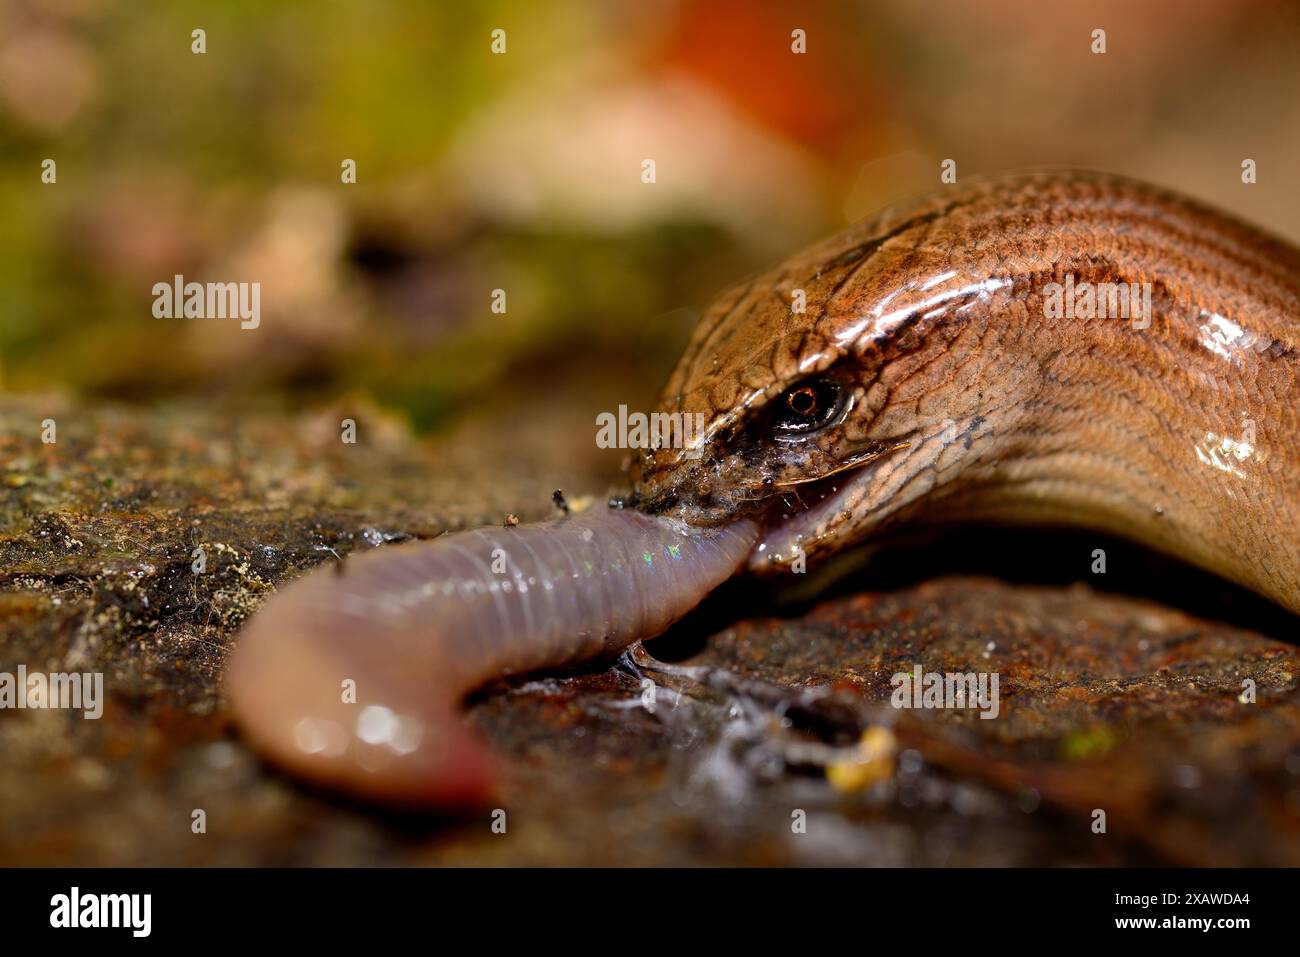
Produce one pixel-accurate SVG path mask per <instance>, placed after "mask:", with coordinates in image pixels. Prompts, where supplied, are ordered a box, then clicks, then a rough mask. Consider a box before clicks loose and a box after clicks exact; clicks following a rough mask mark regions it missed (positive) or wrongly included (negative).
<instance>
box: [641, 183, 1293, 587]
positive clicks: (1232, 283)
mask: <svg viewBox="0 0 1300 957" xmlns="http://www.w3.org/2000/svg"><path fill="white" fill-rule="evenodd" d="M1067 274H1072V275H1073V278H1074V280H1075V281H1076V283H1083V282H1091V283H1103V282H1112V283H1147V284H1150V285H1149V287H1148V288H1149V290H1150V294H1151V311H1152V314H1151V315H1150V316H1149V317H1148V318H1149V325H1148V326H1147V327H1146V328H1141V327H1140V326H1142V325H1143V323H1142V321H1141V320H1140V319H1139V320H1136V321H1130V320H1128V319H1123V318H1086V319H1085V318H1066V317H1064V316H1059V315H1058V316H1055V317H1053V314H1052V313H1050V311H1049V309H1048V308H1047V307H1048V303H1049V299H1050V294H1051V293H1052V291H1053V289H1052V287H1051V286H1050V285H1049V284H1051V283H1061V284H1064V283H1065V282H1066V277H1067ZM799 290H802V292H803V295H804V296H806V306H805V309H804V311H803V313H802V314H800V313H798V312H796V311H795V308H794V306H795V304H796V302H797V301H798V298H799V297H798V291H799ZM1298 349H1300V252H1297V250H1296V249H1295V248H1293V247H1291V246H1288V245H1286V244H1284V243H1282V242H1280V241H1278V240H1276V239H1273V238H1270V237H1268V236H1264V235H1262V234H1261V233H1259V232H1258V231H1256V230H1254V229H1252V228H1250V227H1248V226H1246V225H1243V224H1241V223H1239V222H1237V221H1235V220H1233V219H1230V218H1228V217H1226V216H1223V215H1222V214H1219V213H1216V212H1214V211H1211V210H1209V209H1206V208H1204V207H1201V206H1198V205H1196V204H1194V203H1192V202H1189V201H1188V200H1185V199H1182V198H1180V197H1177V196H1174V195H1172V194H1170V193H1167V192H1164V191H1162V190H1158V189H1155V188H1153V187H1150V186H1146V185H1143V184H1140V183H1136V182H1133V181H1129V180H1124V179H1120V178H1116V177H1110V176H1099V175H1094V174H1085V173H1075V172H1052V173H1037V174H1029V175H1017V176H1014V177H1005V178H1000V179H995V180H989V181H985V182H978V183H974V184H972V185H969V186H962V187H952V188H950V189H949V190H946V191H943V192H940V193H938V194H936V195H934V196H932V197H929V198H926V199H923V200H920V201H917V202H913V203H910V204H906V205H903V206H900V207H896V208H893V209H890V210H888V211H886V212H884V213H883V214H881V215H880V216H879V217H877V218H876V219H874V220H871V221H868V222H865V223H862V224H859V225H856V226H853V227H851V228H849V229H848V230H846V231H844V232H843V233H841V234H839V235H838V236H835V237H834V238H832V239H830V240H828V241H826V242H824V243H821V244H819V245H817V246H816V247H814V248H812V249H810V250H808V251H806V252H804V253H802V254H800V255H796V256H794V257H793V258H791V259H789V260H787V261H786V262H784V263H783V264H781V265H780V266H778V267H777V268H775V269H773V270H771V271H770V272H767V273H765V274H764V275H762V276H760V277H758V278H757V279H755V280H753V281H751V282H748V283H745V284H743V285H741V286H738V287H736V288H734V289H732V290H731V291H729V292H727V293H726V294H724V295H723V296H721V297H720V298H719V299H718V301H717V302H716V303H715V304H714V306H713V307H712V308H711V309H710V311H709V312H708V313H707V314H706V316H705V317H704V318H703V320H702V321H701V322H700V324H699V327H698V328H697V329H696V331H695V334H694V337H693V338H692V340H691V342H690V345H689V347H688V348H687V351H686V354H685V355H684V356H683V358H682V360H681V362H680V363H679V365H678V366H677V368H676V370H675V372H674V373H673V375H672V377H671V379H670V380H669V382H668V385H667V387H666V389H665V391H664V395H663V399H662V401H661V406H660V408H661V411H665V412H685V413H699V412H702V413H704V415H705V421H706V423H707V425H706V428H705V430H704V433H703V436H702V438H701V439H700V440H699V441H698V442H697V443H696V445H695V447H694V449H693V450H694V451H695V452H697V453H702V454H700V455H699V457H698V458H695V459H691V458H688V457H687V456H686V454H685V451H686V450H675V449H661V450H657V451H648V452H646V453H644V454H643V455H641V456H640V457H639V458H638V459H636V460H635V461H634V463H633V465H632V470H631V475H632V479H633V482H634V493H633V496H632V501H633V502H634V503H635V504H636V505H637V506H638V507H640V508H643V509H645V510H647V511H651V512H662V513H668V514H673V515H677V516H679V517H682V518H684V519H686V520H687V521H690V522H694V523H702V524H714V523H720V522H726V521H729V520H731V519H732V518H734V517H735V516H737V515H740V514H750V513H754V512H761V513H762V514H763V516H764V518H765V520H766V522H767V532H766V533H765V536H764V539H763V541H762V543H761V544H760V545H758V546H757V547H756V549H755V551H754V552H753V553H752V555H751V557H750V562H749V564H750V566H751V568H753V569H755V570H760V571H761V570H765V569H766V570H771V569H772V568H779V567H781V566H784V565H787V564H788V563H790V562H791V561H792V560H793V559H794V558H795V557H796V556H798V554H799V553H800V551H802V552H803V553H804V554H805V555H806V556H807V557H808V558H815V557H817V556H819V555H823V554H827V553H830V552H834V551H837V550H839V549H842V548H844V547H846V546H849V545H852V544H854V543H855V542H858V541H861V540H862V539H863V538H864V537H866V536H867V535H870V534H873V533H876V532H878V531H880V530H882V529H883V528H885V527H888V526H890V525H893V524H895V523H899V522H902V521H905V520H908V519H913V518H925V519H937V520H949V519H954V518H957V519H963V518H964V519H972V518H974V519H981V520H992V521H999V522H1015V523H1053V524H1068V525H1075V526H1082V527H1086V528H1092V529H1097V530H1101V531H1106V532H1111V533H1117V534H1121V535H1125V536H1128V537H1130V538H1135V539H1138V540H1140V541H1143V542H1145V543H1148V544H1150V545H1152V546H1154V547H1156V548H1159V549H1161V550H1164V551H1167V552H1170V553H1172V554H1174V555H1177V556H1180V557H1182V558H1184V559H1187V560H1189V561H1191V562H1194V563H1197V564H1199V565H1202V566H1204V567H1206V568H1209V569H1211V570H1213V571H1215V572H1217V573H1219V574H1221V575H1224V576H1226V577H1228V578H1231V579H1234V580H1236V581H1238V582H1240V583H1242V584H1244V585H1246V586H1247V587H1250V588H1252V589H1254V590H1256V591H1258V592H1260V593H1261V594H1264V595H1267V596H1269V597H1270V598H1272V599H1273V600H1275V601H1277V602H1279V603H1280V604H1282V605H1284V606H1286V607H1287V608H1289V609H1291V610H1292V611H1296V612H1300V353H1298V351H1297V350H1298ZM822 376H830V377H832V378H833V379H834V380H835V381H836V382H837V383H838V384H839V385H840V386H841V389H842V392H841V394H842V396H843V397H844V398H845V401H844V404H843V407H842V408H841V409H840V410H839V411H838V412H837V415H836V417H835V418H834V419H833V420H832V421H831V422H830V423H829V424H827V425H825V426H824V427H821V428H817V429H814V430H812V431H809V432H806V433H801V434H797V435H785V436H782V435H778V434H777V433H776V432H775V431H774V429H773V423H774V422H776V421H777V416H779V415H780V409H781V407H782V403H783V400H785V399H786V398H787V397H788V396H789V395H790V391H789V390H792V389H796V388H798V387H799V386H800V384H801V383H807V382H809V381H810V380H815V379H817V378H819V377H822Z"/></svg>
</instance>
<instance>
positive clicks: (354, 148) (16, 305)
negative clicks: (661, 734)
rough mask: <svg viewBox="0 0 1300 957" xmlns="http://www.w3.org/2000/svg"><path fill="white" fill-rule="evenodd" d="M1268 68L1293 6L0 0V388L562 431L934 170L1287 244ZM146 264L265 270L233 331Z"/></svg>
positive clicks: (1299, 127) (1288, 158) (1292, 116)
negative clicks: (767, 273) (1257, 233)
mask: <svg viewBox="0 0 1300 957" xmlns="http://www.w3.org/2000/svg"><path fill="white" fill-rule="evenodd" d="M196 28H202V29H203V30H205V31H206V45H207V52H206V53H204V54H202V55H198V54H195V53H193V52H191V43H192V40H191V31H192V30H194V29H196ZM1098 28H1101V29H1105V30H1106V44H1107V52H1106V53H1105V54H1104V55H1096V54H1094V53H1092V52H1091V49H1090V48H1091V45H1092V38H1091V33H1092V31H1093V30H1094V29H1098ZM496 29H500V30H504V31H505V42H506V51H505V52H504V53H503V54H494V53H493V52H492V49H491V44H492V31H493V30H496ZM796 29H800V30H803V31H805V34H806V50H807V52H806V53H803V54H796V53H793V52H792V49H791V44H792V31H793V30H796ZM1298 43H1300V7H1298V6H1297V5H1296V4H1294V3H1267V2H1242V0H1232V2H1198V0H1149V2H1144V3H1140V4H1134V3H1130V2H1119V3H1087V4H1084V3H1065V2H1062V3H1041V2H1037V0H982V2H978V3H953V2H925V3H918V2H915V0H891V2H871V3H868V2H836V0H828V2H822V3H815V4H813V3H810V4H799V5H791V4H788V3H783V2H778V0H746V2H740V0H675V2H673V0H651V2H635V3H633V2H623V3H617V2H594V0H593V2H581V0H557V2H548V3H545V4H541V3H536V2H529V0H481V2H474V3H453V2H443V3H415V2H412V3H385V2H377V3H375V2H366V3H363V2H359V0H358V2H342V0H332V2H278V3H275V4H266V3H256V2H252V0H247V2H223V3H221V4H212V3H201V2H196V0H195V2H175V3H168V4H144V3H131V2H125V0H118V2H113V0H39V2H36V0H32V2H26V0H0V387H3V388H4V389H7V390H20V391H27V390H51V389H55V390H66V391H67V392H69V393H71V394H72V395H74V396H80V397H84V398H91V399H93V398H98V397H104V398H112V399H118V400H127V401H131V402H154V401H157V400H161V399H170V398H195V399H200V400H203V401H210V400H214V399H219V400H222V401H233V402H238V403H244V402H255V403H272V404H274V403H279V404H289V405H292V406H294V407H296V406H297V405H298V404H299V403H303V402H312V401H319V400H326V399H329V398H330V397H334V396H338V395H345V394H352V395H355V394H364V395H366V396H369V397H373V398H374V399H375V400H376V401H378V402H379V403H381V404H382V405H384V406H386V407H388V408H390V409H393V410H395V411H396V412H397V413H398V414H401V415H404V416H405V417H406V418H408V420H409V421H410V422H411V423H412V424H413V425H414V426H415V427H416V428H418V429H420V430H425V431H432V430H438V429H440V428H443V427H444V426H446V425H447V424H448V423H449V422H450V421H451V420H453V419H454V418H455V417H457V416H458V415H460V414H462V413H464V412H466V411H467V410H470V409H474V408H478V407H481V406H482V405H484V404H485V403H494V402H499V401H506V400H508V399H509V398H510V397H511V396H519V395H527V394H532V395H538V394H540V393H546V394H551V395H554V394H556V393H557V392H564V393H571V394H575V395H579V394H580V395H583V396H585V397H590V401H587V402H584V403H582V404H581V406H580V408H574V409H572V410H571V411H570V412H566V413H564V414H565V415H568V414H572V416H573V419H574V421H573V423H572V425H573V426H574V427H576V428H582V429H583V430H587V429H592V428H593V426H592V421H593V420H592V414H593V412H594V411H595V410H596V409H607V408H613V407H614V404H615V403H617V402H628V403H630V404H632V405H633V406H634V407H636V406H637V405H638V404H639V405H641V406H644V405H645V404H648V403H649V402H651V401H652V400H653V397H654V395H655V392H656V390H657V388H658V385H659V384H660V383H661V382H662V381H663V378H664V377H665V375H666V373H667V371H668V369H669V368H670V367H671V365H672V363H673V361H674V359H675V358H676V356H677V354H678V353H679V351H680V349H681V347H682V345H683V343H684V341H685V338H686V337H687V335H688V334H689V331H690V328H691V325H692V323H693V322H694V321H695V319H696V317H697V316H698V315H699V312H700V311H701V310H702V308H704V307H705V306H706V305H707V303H708V301H709V299H710V298H711V297H712V296H713V295H714V294H715V293H716V292H718V291H719V290H720V289H721V288H722V287H724V286H726V285H729V284H731V283H733V282H735V281H738V280H740V279H741V278H743V277H744V276H745V275H746V274H748V273H750V272H753V271H755V270H757V269H759V268H761V267H763V266H765V265H768V264H770V263H772V262H775V261H777V260H779V259H781V258H783V257H784V256H786V255H787V254H789V253H791V252H793V251H794V250H795V249H796V248H797V247H799V246H800V245H802V244H804V243H806V242H808V241H811V240H813V239H816V238H818V237H820V236H821V235H823V234H827V233H829V232H832V231H835V230H837V229H839V228H840V227H842V226H843V225H845V224H846V223H848V222H850V221H852V220H854V219H857V218H860V217H862V216H865V215H867V214H869V213H871V212H873V211H874V210H875V209H877V208H878V207H879V206H881V205H882V204H884V203H887V202H889V201H891V200H894V199H897V198H900V197H902V196H905V195H908V194H911V193H916V192H921V191H925V190H929V189H934V188H938V187H939V179H938V177H939V163H940V162H941V161H942V160H943V159H945V158H953V159H955V160H956V161H957V164H958V175H959V177H962V176H969V175H971V174H975V173H980V172H990V171H998V170H1002V169H1010V168H1018V167H1026V166H1035V165H1061V164H1064V165H1074V166H1085V167H1094V168H1099V169H1104V170H1110V171H1116V172H1122V173H1128V174H1132V175H1136V176H1139V177H1142V178H1145V179H1149V180H1153V181H1156V182H1159V183H1161V184H1163V185H1167V186H1170V187H1173V188H1176V189H1179V190H1182V191H1184V192H1187V193H1190V194H1192V195H1195V196H1198V197H1200V198H1202V199H1204V200H1207V201H1210V202H1212V203H1215V204H1216V205H1219V206H1222V207H1224V208H1226V209H1228V210H1230V211H1232V212H1234V213H1236V214H1238V215H1239V216H1242V217H1244V218H1246V219H1249V220H1252V221H1254V222H1256V223H1257V224H1260V225H1263V226H1265V227H1268V228H1270V229H1272V230H1274V231H1276V232H1279V233H1281V234H1283V235H1286V236H1289V237H1290V238H1291V239H1293V240H1296V239H1300V189H1296V187H1295V185H1294V181H1293V178H1294V177H1295V175H1296V174H1297V172H1300V171H1297V169H1296V167H1295V162H1294V157H1295V156H1296V155H1300V75H1298V74H1297V69H1296V67H1297V63H1300V58H1297V57H1296V55H1295V51H1296V47H1297V44H1298ZM47 158H53V159H55V160H56V162H57V176H58V179H57V183H56V184H54V185H45V184H42V182H41V178H40V174H41V163H42V161H43V160H45V159H47ZM1244 158H1252V159H1254V160H1255V161H1256V162H1257V163H1258V168H1259V182H1258V183H1257V184H1256V185H1253V186H1245V185H1243V184H1242V183H1241V180H1240V164H1241V161H1242V160H1243V159H1244ZM346 159H351V160H354V161H355V163H356V171H357V175H356V180H357V181H356V183H355V184H354V185H352V184H344V183H342V182H341V177H340V172H341V165H340V164H341V163H342V162H343V161H344V160H346ZM645 159H653V160H654V161H655V164H656V180H657V181H656V182H655V183H654V184H645V183H643V182H642V181H641V171H642V161H643V160H645ZM177 273H180V274H183V275H184V276H185V277H186V279H187V280H191V281H200V282H202V281H208V280H218V281H232V280H233V281H259V282H261V284H262V306H261V308H262V320H261V325H260V327H259V328H258V329H256V330H241V329H240V328H239V327H238V324H237V323H231V322H205V321H202V320H160V319H155V318H154V317H153V315H152V313H151V307H152V302H153V295H152V292H151V288H152V286H153V284H154V283H156V282H160V281H163V282H167V281H170V280H171V277H172V276H173V275H175V274H177ZM494 289H504V290H505V291H506V293H507V311H506V312H505V313H504V314H498V313H494V312H493V311H492V308H491V305H492V290H494ZM593 403H595V404H594V406H593ZM555 425H556V427H557V428H564V427H566V426H567V425H569V423H566V422H564V421H557V422H556V423H555Z"/></svg>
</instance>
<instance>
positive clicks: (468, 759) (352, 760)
mask: <svg viewBox="0 0 1300 957" xmlns="http://www.w3.org/2000/svg"><path fill="white" fill-rule="evenodd" d="M755 534H756V529H755V526H754V525H753V523H751V522H748V521H742V522H738V523H735V524H732V525H729V526H727V527H725V528H719V529H712V530H710V529H691V528H687V527H686V526H684V525H682V524H681V523H680V522H677V521H674V520H671V519H661V518H652V517H650V516H647V515H644V514H642V513H640V512H636V511H632V510H626V511H624V510H619V509H612V508H606V507H603V506H601V507H598V508H593V509H592V510H590V511H589V512H587V513H583V514H579V515H573V516H570V517H567V518H564V519H560V520H558V521H554V522H547V523H543V524H537V525H524V526H519V527H517V528H493V529H480V530H476V531H470V532H462V533H458V534H453V535H446V536H444V537H442V538H438V539H434V540H433V541H431V542H417V543H410V544H404V545H395V546H389V547H384V548H382V549H378V550H376V551H374V552H370V553H367V554H364V555H360V556H354V557H349V558H348V559H347V561H346V563H345V564H344V565H343V566H341V567H339V568H338V570H337V571H336V570H335V569H334V568H331V567H326V568H321V569H318V570H316V571H315V572H313V573H311V574H308V575H306V576H304V577H303V578H301V579H299V580H298V581H296V582H294V583H293V584H291V585H289V586H288V587H287V588H285V589H284V590H283V591H282V592H281V593H280V594H278V595H276V596H275V598H274V599H273V600H271V601H270V602H268V603H267V604H266V606H265V607H264V608H263V609H261V610H260V611H259V612H258V613H257V615H256V616H255V617H254V619H253V620H252V621H251V622H250V623H249V625H248V627H247V628H246V629H245V630H244V632H243V634H242V635H241V637H240V640H239V645H238V649H237V651H236V653H235V654H234V655H233V656H232V659H231V662H230V666H229V669H228V673H227V678H226V690H227V694H228V696H229V698H230V701H231V704H232V706H233V707H234V709H235V713H236V716H237V717H238V719H239V721H240V723H241V724H242V726H243V728H244V730H245V732H246V734H247V735H248V736H249V737H250V738H251V739H252V741H253V743H254V744H256V745H257V746H258V747H259V748H260V749H262V750H263V752H264V753H266V754H267V755H269V756H270V757H272V758H273V759H275V760H276V761H277V762H279V763H280V764H282V765H284V766H285V767H287V768H289V769H291V770H293V771H296V772H298V773H301V774H303V775H306V776H307V777H309V778H311V779H313V780H315V781H316V782H318V783H321V784H324V785H328V786H332V787H336V788H339V789H342V790H346V791H351V792H353V793H355V794H357V795H360V796H364V797H372V798H377V799H381V800H384V801H389V802H392V803H397V804H408V805H441V804H467V803H474V802H478V801H482V800H484V799H485V798H486V797H487V796H488V795H490V794H491V793H492V788H493V781H494V777H495V776H494V773H493V767H492V762H491V759H490V756H489V755H488V752H487V751H486V750H485V749H484V747H483V745H482V744H481V743H480V742H479V741H478V740H477V738H476V736H475V734H474V733H473V732H472V730H471V729H470V728H469V727H468V726H467V725H465V724H464V722H463V721H462V719H461V717H460V715H459V711H458V709H459V705H460V702H461V699H462V698H463V697H464V696H465V695H466V694H467V693H468V692H470V691H472V690H473V689H474V688H476V687H478V686H479V685H481V684H483V683H484V682H486V681H488V680H490V679H492V678H497V677H501V676H503V675H510V674H516V673H521V672H529V671H534V670H537V669H541V668H553V667H559V666H563V665H568V664H573V663H576V662H580V661H584V660H587V659H590V658H596V657H599V656H601V655H608V654H613V653H615V652H617V651H619V650H620V649H622V648H624V647H625V646H627V645H628V644H629V643H631V642H632V641H635V640H636V639H638V638H644V637H649V636H653V635H656V634H658V633H659V632H661V631H663V629H665V628H667V627H668V625H670V624H671V623H672V622H673V621H674V620H676V619H677V618H679V617H680V616H681V615H683V614H685V613H686V612H687V611H689V610H690V609H691V608H692V607H693V606H694V605H695V604H696V603H697V602H698V601H699V600H700V599H701V598H702V597H704V595H706V594H707V593H708V592H709V591H711V590H712V589H713V588H714V587H716V586H717V585H718V584H719V583H720V582H722V581H723V580H725V579H726V578H728V577H729V576H730V575H732V574H733V573H734V572H735V570H736V569H737V567H738V566H740V565H741V564H742V563H743V562H744V560H745V557H746V555H747V554H748V553H749V549H750V547H751V546H752V545H753V541H754V537H755Z"/></svg>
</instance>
